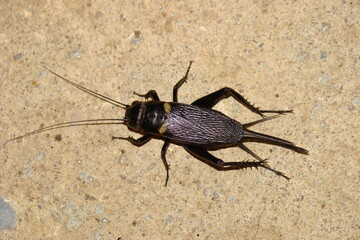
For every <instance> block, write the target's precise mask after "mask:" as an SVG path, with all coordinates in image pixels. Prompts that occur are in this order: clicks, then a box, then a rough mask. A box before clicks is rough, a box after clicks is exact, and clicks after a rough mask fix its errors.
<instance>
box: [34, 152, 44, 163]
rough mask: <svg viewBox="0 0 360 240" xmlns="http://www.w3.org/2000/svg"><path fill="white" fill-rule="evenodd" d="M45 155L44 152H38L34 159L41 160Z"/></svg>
mask: <svg viewBox="0 0 360 240" xmlns="http://www.w3.org/2000/svg"><path fill="white" fill-rule="evenodd" d="M44 156H45V154H44V153H40V154H38V155H37V156H36V157H35V158H34V161H40V160H41V159H43V158H44Z"/></svg>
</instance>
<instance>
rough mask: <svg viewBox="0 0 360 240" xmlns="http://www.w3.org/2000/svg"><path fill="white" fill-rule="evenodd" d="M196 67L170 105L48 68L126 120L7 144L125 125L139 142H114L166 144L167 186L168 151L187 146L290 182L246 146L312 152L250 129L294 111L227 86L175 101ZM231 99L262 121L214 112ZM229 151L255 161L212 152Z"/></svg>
mask: <svg viewBox="0 0 360 240" xmlns="http://www.w3.org/2000/svg"><path fill="white" fill-rule="evenodd" d="M192 63H193V62H192V61H190V64H189V66H188V68H187V71H186V74H185V76H184V77H183V78H182V79H181V80H180V81H178V82H177V84H176V85H175V86H174V88H173V101H172V102H165V101H160V99H159V97H158V95H157V93H156V91H155V90H150V91H148V92H147V93H146V94H139V93H136V92H134V94H136V95H138V96H140V97H143V98H145V100H148V99H150V101H134V102H133V103H132V104H131V105H127V104H124V103H121V102H118V101H115V100H113V99H111V98H109V97H106V96H104V95H101V94H99V93H97V92H94V91H92V90H90V89H87V88H85V87H83V86H80V85H79V84H76V83H74V82H72V81H70V80H68V79H66V78H64V77H62V76H60V75H59V74H57V73H55V72H54V71H52V70H50V69H48V68H46V67H44V68H45V69H46V70H48V71H49V72H50V73H52V74H54V75H55V76H56V77H58V78H60V79H62V80H64V81H65V82H67V83H68V84H71V85H73V86H74V87H76V88H78V89H80V90H82V91H84V92H86V93H88V94H90V95H92V96H95V97H97V98H99V99H101V100H103V101H106V102H108V103H110V104H112V105H115V106H117V107H120V108H122V109H124V110H125V117H124V118H122V119H105V118H104V119H90V120H82V121H72V122H66V123H60V124H55V125H51V126H48V127H45V128H41V129H38V130H35V131H32V132H29V133H26V134H24V135H22V136H18V137H15V138H12V139H9V140H8V141H7V142H6V143H8V142H10V141H13V140H16V139H20V138H23V137H27V136H30V135H33V134H38V133H41V132H44V131H49V130H53V129H58V128H65V127H70V126H82V125H103V124H125V125H127V126H128V128H129V130H131V131H133V132H137V133H140V134H142V135H143V136H142V137H140V138H138V139H134V138H133V137H130V136H129V137H115V136H113V137H112V139H113V140H115V139H120V140H126V141H129V142H131V143H132V144H134V145H136V146H138V147H140V146H142V145H144V144H145V143H147V142H149V141H150V140H151V139H152V138H156V139H161V140H163V141H164V145H163V147H162V149H161V159H162V161H163V164H164V166H165V169H166V180H165V186H166V185H167V183H168V180H169V164H168V163H167V160H166V152H167V149H168V147H169V145H170V144H171V143H172V144H176V145H179V146H182V147H184V148H185V150H186V151H188V152H189V153H190V154H191V155H192V156H194V157H196V158H197V159H199V160H201V161H202V162H204V163H206V164H208V165H210V166H211V167H213V168H215V169H217V170H220V171H227V170H236V169H244V168H253V167H255V168H259V167H261V168H265V169H268V170H270V171H272V172H274V173H275V174H277V175H279V176H282V177H284V178H286V179H287V180H289V179H290V178H289V177H287V176H286V175H285V174H283V173H282V172H279V171H277V170H275V169H273V168H271V167H270V166H269V165H268V163H267V159H262V158H260V157H259V156H258V155H257V154H255V153H254V152H253V151H251V150H250V149H249V148H248V147H246V146H245V145H244V142H260V143H266V144H272V145H277V146H281V147H285V148H288V149H290V150H293V151H295V152H298V153H302V154H308V151H307V150H306V149H303V148H301V147H297V146H295V144H294V143H292V142H289V141H287V140H284V139H281V138H277V137H273V136H270V135H266V134H262V133H258V132H254V131H251V130H249V127H251V126H254V125H256V124H258V123H262V122H265V121H268V120H271V119H274V118H277V117H278V116H279V115H280V114H285V113H292V112H293V111H292V110H260V109H259V108H257V107H255V106H254V105H252V104H251V103H250V102H249V101H248V100H246V99H245V98H244V97H243V96H241V95H240V94H239V93H238V92H236V91H235V90H233V89H231V88H228V87H224V88H222V89H220V90H218V91H215V92H213V93H210V94H208V95H206V96H204V97H202V98H199V99H197V100H196V101H194V102H193V103H191V104H185V103H179V102H178V97H177V95H178V90H179V88H180V87H181V86H182V85H183V84H184V83H185V82H186V80H187V78H188V74H189V71H190V68H191V65H192ZM228 97H233V98H234V99H235V100H236V101H238V102H239V103H241V104H242V105H244V106H245V107H246V108H248V109H249V110H250V111H252V112H254V113H256V114H258V115H260V116H261V117H262V119H260V120H257V121H254V122H249V123H246V124H241V123H239V122H238V121H236V120H234V119H232V118H230V117H228V116H226V115H225V114H223V113H221V112H219V111H216V110H214V109H212V108H213V107H214V106H215V105H216V104H217V103H218V102H219V101H221V100H223V99H225V98H228ZM265 113H277V115H274V116H271V117H266V116H265V115H264V114H265ZM6 143H5V144H6ZM228 147H240V148H241V149H242V150H244V151H245V152H247V153H248V154H250V155H251V156H253V157H254V158H255V159H256V160H257V161H242V162H224V161H223V160H221V159H219V158H217V157H215V156H213V155H212V154H211V153H209V151H211V150H217V149H221V148H228Z"/></svg>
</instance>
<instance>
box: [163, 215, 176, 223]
mask: <svg viewBox="0 0 360 240" xmlns="http://www.w3.org/2000/svg"><path fill="white" fill-rule="evenodd" d="M164 222H165V223H166V224H171V223H173V222H174V216H173V215H171V214H169V215H168V216H167V217H166V218H165V219H164Z"/></svg>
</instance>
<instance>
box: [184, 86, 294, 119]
mask: <svg viewBox="0 0 360 240" xmlns="http://www.w3.org/2000/svg"><path fill="white" fill-rule="evenodd" d="M228 97H233V98H234V99H235V100H236V101H238V102H239V103H241V104H242V105H244V106H245V107H246V108H248V109H249V110H250V111H252V112H254V113H257V114H259V115H260V116H261V117H265V115H264V113H278V114H284V113H292V112H293V110H260V109H259V108H257V107H255V106H254V105H253V104H251V103H250V102H249V101H248V100H246V99H245V98H244V97H243V96H241V95H240V93H238V92H236V91H235V90H233V89H231V88H228V87H224V88H222V89H220V90H218V91H215V92H213V93H210V94H209V95H206V96H204V97H202V98H199V99H198V100H196V101H194V102H193V103H192V104H191V105H195V106H199V107H206V108H212V107H214V106H215V105H216V104H217V103H218V102H220V101H221V100H223V99H225V98H228Z"/></svg>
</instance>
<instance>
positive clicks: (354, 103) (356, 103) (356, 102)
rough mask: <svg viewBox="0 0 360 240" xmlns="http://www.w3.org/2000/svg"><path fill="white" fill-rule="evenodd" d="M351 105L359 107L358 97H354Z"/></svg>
mask: <svg viewBox="0 0 360 240" xmlns="http://www.w3.org/2000/svg"><path fill="white" fill-rule="evenodd" d="M351 103H352V105H353V106H355V107H356V106H359V105H360V97H356V98H354V99H353V100H351Z"/></svg>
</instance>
